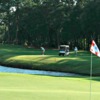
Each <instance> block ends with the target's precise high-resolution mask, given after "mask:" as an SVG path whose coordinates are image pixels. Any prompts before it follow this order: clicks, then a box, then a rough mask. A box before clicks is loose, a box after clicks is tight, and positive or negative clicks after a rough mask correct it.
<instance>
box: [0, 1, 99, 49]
mask: <svg viewBox="0 0 100 100" xmlns="http://www.w3.org/2000/svg"><path fill="white" fill-rule="evenodd" d="M99 5H100V2H99V0H96V1H94V0H75V1H73V0H1V1H0V15H2V16H0V19H1V21H0V23H2V22H3V24H4V26H5V28H1V27H2V25H1V24H0V29H1V31H2V34H3V36H2V39H0V41H1V42H2V41H5V42H7V43H12V44H15V43H16V44H24V43H25V41H28V45H32V46H35V47H39V46H40V45H41V44H42V45H44V46H47V47H58V46H59V45H60V44H70V48H71V49H72V48H73V46H75V45H76V44H77V46H78V47H79V48H80V49H88V48H89V43H90V41H91V38H90V37H93V38H94V39H95V40H96V42H97V44H100V41H99V38H100V36H99V31H100V29H99V26H100V25H99V22H100V13H99V11H100V6H99ZM11 7H15V9H16V10H15V11H11V10H10V9H11ZM90 12H91V13H90ZM83 40H86V41H85V42H83Z"/></svg>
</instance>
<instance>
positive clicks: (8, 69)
mask: <svg viewBox="0 0 100 100" xmlns="http://www.w3.org/2000/svg"><path fill="white" fill-rule="evenodd" d="M0 72H9V73H22V74H36V75H50V76H79V75H78V74H73V73H64V72H53V71H42V70H28V69H19V68H11V67H5V66H0Z"/></svg>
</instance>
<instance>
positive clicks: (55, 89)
mask: <svg viewBox="0 0 100 100" xmlns="http://www.w3.org/2000/svg"><path fill="white" fill-rule="evenodd" d="M96 79H97V80H96ZM96 79H95V80H94V81H92V92H91V98H92V100H99V99H100V83H99V80H100V78H96ZM89 97H90V81H89V77H53V76H42V75H25V74H10V73H0V100H89Z"/></svg>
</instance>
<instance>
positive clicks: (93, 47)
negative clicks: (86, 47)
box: [90, 40, 100, 57]
mask: <svg viewBox="0 0 100 100" xmlns="http://www.w3.org/2000/svg"><path fill="white" fill-rule="evenodd" d="M90 51H91V53H93V54H95V55H96V56H98V57H100V51H99V48H98V47H97V45H96V43H95V41H94V40H92V44H91V47H90Z"/></svg>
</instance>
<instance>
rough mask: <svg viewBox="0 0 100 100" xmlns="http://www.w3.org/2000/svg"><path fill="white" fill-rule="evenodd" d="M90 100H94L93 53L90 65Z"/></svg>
mask: <svg viewBox="0 0 100 100" xmlns="http://www.w3.org/2000/svg"><path fill="white" fill-rule="evenodd" d="M90 100H92V53H91V65H90Z"/></svg>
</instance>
